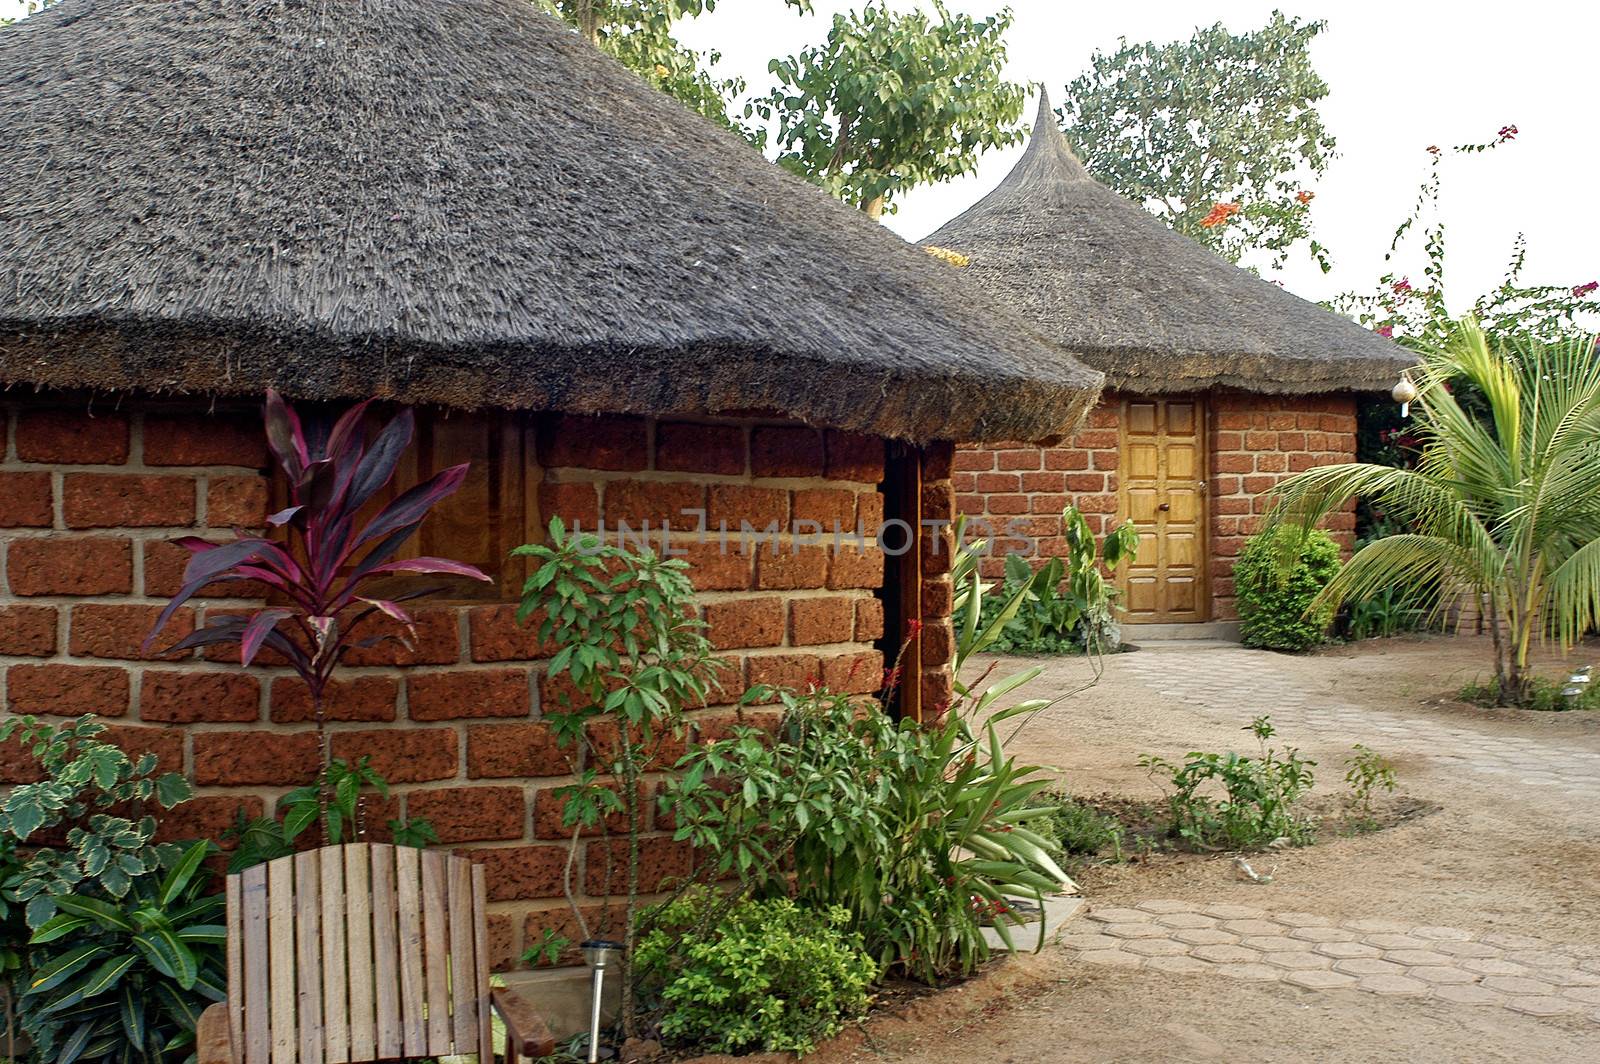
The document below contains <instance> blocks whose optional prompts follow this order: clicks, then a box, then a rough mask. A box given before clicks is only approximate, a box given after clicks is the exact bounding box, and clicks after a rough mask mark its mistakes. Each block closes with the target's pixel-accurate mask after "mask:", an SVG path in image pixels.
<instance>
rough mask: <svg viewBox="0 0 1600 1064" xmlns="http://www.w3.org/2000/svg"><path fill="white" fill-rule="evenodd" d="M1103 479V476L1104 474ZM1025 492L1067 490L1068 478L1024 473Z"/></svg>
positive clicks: (1061, 474) (1051, 474) (1050, 474)
mask: <svg viewBox="0 0 1600 1064" xmlns="http://www.w3.org/2000/svg"><path fill="white" fill-rule="evenodd" d="M1102 478H1103V474H1102ZM1022 490H1023V491H1053V492H1062V491H1066V490H1067V476H1066V474H1065V473H1059V472H1054V473H1024V474H1022Z"/></svg>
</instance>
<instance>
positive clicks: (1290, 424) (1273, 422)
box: [1267, 410, 1295, 431]
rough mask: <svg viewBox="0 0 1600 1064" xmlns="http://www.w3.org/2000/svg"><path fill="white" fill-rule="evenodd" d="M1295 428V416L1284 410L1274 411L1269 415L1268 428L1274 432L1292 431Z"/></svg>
mask: <svg viewBox="0 0 1600 1064" xmlns="http://www.w3.org/2000/svg"><path fill="white" fill-rule="evenodd" d="M1294 427H1295V419H1294V415H1293V414H1291V413H1289V412H1287V411H1282V410H1273V411H1270V412H1269V413H1268V414H1267V428H1269V429H1272V430H1273V431H1281V430H1283V429H1292V428H1294Z"/></svg>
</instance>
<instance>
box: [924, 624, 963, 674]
mask: <svg viewBox="0 0 1600 1064" xmlns="http://www.w3.org/2000/svg"><path fill="white" fill-rule="evenodd" d="M953 660H955V633H954V632H953V631H952V630H951V628H950V625H949V623H948V622H944V621H940V622H930V623H927V624H924V625H923V626H922V664H923V665H943V664H945V663H947V662H950V661H953Z"/></svg>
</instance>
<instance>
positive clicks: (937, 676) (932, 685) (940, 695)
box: [922, 665, 956, 722]
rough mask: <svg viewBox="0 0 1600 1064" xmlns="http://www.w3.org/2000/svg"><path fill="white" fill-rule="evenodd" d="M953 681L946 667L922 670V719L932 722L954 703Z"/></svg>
mask: <svg viewBox="0 0 1600 1064" xmlns="http://www.w3.org/2000/svg"><path fill="white" fill-rule="evenodd" d="M955 697H956V692H955V681H954V678H953V677H952V676H951V675H950V667H949V666H948V665H940V666H938V667H936V668H931V669H923V670H922V719H923V720H924V721H928V722H933V721H937V720H938V719H939V718H941V717H943V716H944V715H945V712H946V711H947V710H949V708H950V707H951V705H952V704H954V702H955Z"/></svg>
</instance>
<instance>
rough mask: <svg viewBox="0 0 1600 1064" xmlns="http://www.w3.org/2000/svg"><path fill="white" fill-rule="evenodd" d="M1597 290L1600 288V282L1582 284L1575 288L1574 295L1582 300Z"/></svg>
mask: <svg viewBox="0 0 1600 1064" xmlns="http://www.w3.org/2000/svg"><path fill="white" fill-rule="evenodd" d="M1596 288H1600V281H1590V282H1589V283H1588V284H1580V285H1579V286H1578V287H1576V288H1574V289H1573V290H1572V294H1573V295H1575V296H1577V297H1578V298H1579V299H1582V298H1583V297H1584V296H1586V295H1588V294H1589V293H1590V292H1593V291H1594V290H1595V289H1596Z"/></svg>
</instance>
